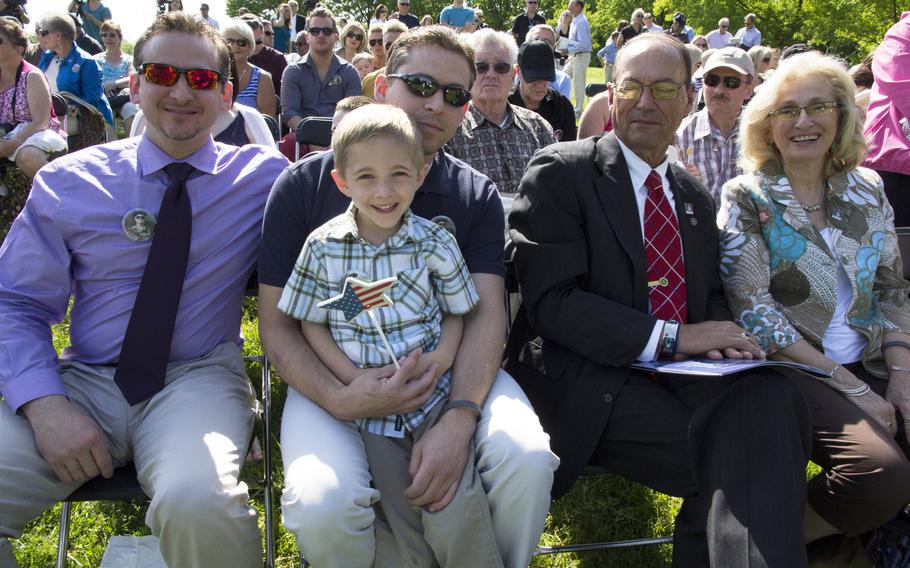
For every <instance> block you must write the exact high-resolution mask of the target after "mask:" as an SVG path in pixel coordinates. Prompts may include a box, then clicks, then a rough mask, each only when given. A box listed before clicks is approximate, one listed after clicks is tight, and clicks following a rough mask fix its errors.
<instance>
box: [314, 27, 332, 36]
mask: <svg viewBox="0 0 910 568" xmlns="http://www.w3.org/2000/svg"><path fill="white" fill-rule="evenodd" d="M307 33H308V34H310V35H312V36H318V35H319V34H322V35H324V36H330V35H332V34H333V33H335V28H310V29H308V30H307Z"/></svg>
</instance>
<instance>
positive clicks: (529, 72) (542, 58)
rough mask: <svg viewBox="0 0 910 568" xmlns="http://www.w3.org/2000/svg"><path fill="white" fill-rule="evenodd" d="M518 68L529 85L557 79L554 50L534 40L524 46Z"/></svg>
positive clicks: (520, 53)
mask: <svg viewBox="0 0 910 568" xmlns="http://www.w3.org/2000/svg"><path fill="white" fill-rule="evenodd" d="M518 68H519V69H520V70H521V76H522V77H523V78H524V80H525V82H527V83H533V82H534V81H554V80H555V79H556V63H555V61H554V60H553V50H552V49H550V46H549V44H547V43H546V42H543V41H539V40H534V41H528V42H525V43H524V44H522V46H521V49H520V50H519V51H518Z"/></svg>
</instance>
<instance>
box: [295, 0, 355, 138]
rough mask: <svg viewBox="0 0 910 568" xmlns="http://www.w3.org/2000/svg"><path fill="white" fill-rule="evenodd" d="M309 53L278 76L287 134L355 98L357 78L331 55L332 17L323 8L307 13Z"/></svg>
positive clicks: (335, 36) (351, 68) (333, 39)
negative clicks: (302, 122) (344, 101)
mask: <svg viewBox="0 0 910 568" xmlns="http://www.w3.org/2000/svg"><path fill="white" fill-rule="evenodd" d="M306 33H307V42H308V43H309V45H310V51H309V52H308V53H307V54H306V55H304V56H303V57H302V58H300V60H299V61H297V62H296V63H294V64H293V65H289V66H288V67H287V68H286V69H285V70H284V74H283V75H282V76H281V108H282V114H283V115H284V116H285V117H286V118H285V121H286V122H287V125H288V128H290V130H291V132H294V130H295V129H296V128H297V125H298V124H300V121H302V120H303V119H304V118H306V117H308V116H332V115H333V114H334V113H335V105H336V104H337V103H338V101H340V100H341V99H343V98H345V97H350V96H353V95H359V94H360V93H361V91H360V75H358V74H357V69H355V68H354V66H353V65H351V64H350V63H348V62H346V61H345V60H343V59H341V58H340V57H338V56H336V55H335V54H334V52H333V50H334V47H335V42H336V41H337V40H338V28H337V27H336V26H335V17H334V16H333V15H332V12H330V11H329V10H327V9H325V8H316V9H315V10H313V11H312V12H311V13H310V17H309V20H308V24H307V30H306Z"/></svg>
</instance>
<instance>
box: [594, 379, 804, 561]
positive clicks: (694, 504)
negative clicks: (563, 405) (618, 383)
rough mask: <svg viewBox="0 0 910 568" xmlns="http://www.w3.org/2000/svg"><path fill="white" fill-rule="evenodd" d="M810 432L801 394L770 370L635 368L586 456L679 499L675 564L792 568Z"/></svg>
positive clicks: (798, 555)
mask: <svg viewBox="0 0 910 568" xmlns="http://www.w3.org/2000/svg"><path fill="white" fill-rule="evenodd" d="M811 435H812V427H811V421H810V417H809V414H808V411H807V408H806V405H805V403H804V401H803V399H802V397H801V396H800V394H799V392H798V391H797V390H796V389H795V388H794V387H793V385H792V384H791V383H790V381H789V379H787V378H785V377H783V376H782V375H779V374H777V373H775V372H773V371H761V372H756V373H751V374H739V375H733V376H727V377H720V378H712V377H682V376H662V377H660V378H659V379H658V380H654V379H652V378H650V377H649V376H648V375H645V374H637V373H633V374H630V376H629V378H628V381H627V383H626V384H625V386H624V387H623V388H622V390H621V391H620V393H619V395H618V397H616V398H615V399H614V409H613V412H612V413H611V415H610V419H609V420H608V422H607V425H606V428H605V429H604V432H603V434H602V436H601V439H600V443H599V445H598V448H597V451H596V452H595V454H594V456H593V457H592V463H594V464H596V465H600V466H603V467H605V468H607V469H608V470H610V471H612V472H614V473H617V474H619V475H622V476H624V477H627V478H629V479H632V480H634V481H637V482H640V483H643V484H645V485H647V486H649V487H652V488H654V489H656V490H658V491H661V492H663V493H667V494H669V495H674V496H678V497H683V498H684V501H683V506H682V509H681V510H680V512H679V515H678V516H677V518H676V529H675V532H674V541H673V565H674V566H676V567H679V568H701V567H707V566H711V567H712V568H736V567H750V568H756V567H774V568H800V567H804V566H806V564H807V560H806V549H805V543H804V539H803V526H802V524H803V523H802V521H803V506H804V504H805V500H806V477H805V475H806V473H805V472H806V463H807V462H808V460H809V457H810V454H811V449H812V438H811Z"/></svg>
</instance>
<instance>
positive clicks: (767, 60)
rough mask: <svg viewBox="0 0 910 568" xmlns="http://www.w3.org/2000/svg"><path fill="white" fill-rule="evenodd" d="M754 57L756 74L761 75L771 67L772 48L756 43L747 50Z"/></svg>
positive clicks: (753, 62)
mask: <svg viewBox="0 0 910 568" xmlns="http://www.w3.org/2000/svg"><path fill="white" fill-rule="evenodd" d="M747 53H748V54H749V57H751V58H752V64H753V65H755V75H756V76H757V77H760V76H761V75H762V74H763V73H764V72H765V71H767V70H768V69H769V68H770V67H771V48H770V47H766V46H764V45H756V46H753V47H751V48H749V51H748V52H747Z"/></svg>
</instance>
